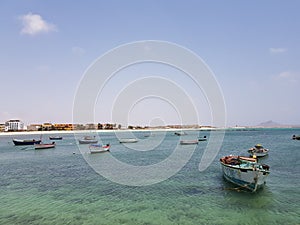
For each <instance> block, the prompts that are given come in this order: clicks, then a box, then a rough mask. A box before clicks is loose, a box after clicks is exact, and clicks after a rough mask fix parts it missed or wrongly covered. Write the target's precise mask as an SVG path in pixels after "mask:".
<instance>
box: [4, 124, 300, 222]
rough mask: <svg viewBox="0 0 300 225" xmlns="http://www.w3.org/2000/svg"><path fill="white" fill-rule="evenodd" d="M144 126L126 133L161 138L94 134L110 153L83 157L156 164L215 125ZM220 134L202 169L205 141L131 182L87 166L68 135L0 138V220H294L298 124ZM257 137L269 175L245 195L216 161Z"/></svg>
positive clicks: (299, 201)
mask: <svg viewBox="0 0 300 225" xmlns="http://www.w3.org/2000/svg"><path fill="white" fill-rule="evenodd" d="M147 132H148V131H135V132H133V133H131V135H133V136H134V137H136V138H138V139H139V140H141V141H142V140H147V138H150V137H151V141H155V140H156V139H159V140H160V141H159V144H157V145H155V148H153V149H150V150H149V149H147V151H146V150H145V151H141V150H135V148H134V147H133V146H134V145H138V143H139V142H137V143H131V144H129V143H128V144H121V143H119V140H118V135H117V134H116V133H114V132H105V133H104V132H98V133H97V137H96V138H100V139H101V141H103V142H105V143H110V145H111V149H110V152H107V153H100V154H92V155H90V156H89V157H94V158H95V159H97V158H98V159H100V158H101V162H105V160H106V158H107V159H108V156H109V154H111V155H112V156H113V157H114V158H117V159H118V160H119V161H122V162H124V163H126V164H132V165H134V166H141V167H142V166H147V165H155V163H158V162H160V161H163V160H165V159H166V158H168V157H169V156H170V155H171V154H172V152H173V151H174V146H175V145H177V146H178V143H179V140H180V139H184V138H186V139H188V138H189V137H192V136H199V137H202V136H204V135H205V136H207V138H208V139H209V138H210V136H213V134H214V133H213V132H221V131H218V130H215V131H209V130H207V131H202V130H201V131H197V130H187V131H186V134H187V135H185V136H184V137H183V136H181V137H178V136H176V135H174V132H173V131H167V132H164V133H163V134H162V133H160V132H159V131H157V132H155V131H152V132H148V133H147ZM224 132H225V133H224V139H223V141H222V145H221V148H220V149H216V157H215V158H213V159H212V161H211V163H210V165H209V166H208V167H207V168H206V169H205V170H203V171H200V170H199V163H200V160H201V157H202V156H203V154H204V152H205V149H206V147H207V145H208V142H209V140H208V141H203V142H199V144H198V145H196V146H194V151H193V152H192V154H191V157H190V159H189V160H187V162H186V163H185V164H184V165H183V166H182V168H181V169H179V170H178V171H175V172H174V174H173V175H172V176H170V177H169V178H166V179H164V180H162V181H158V182H157V183H153V184H148V185H135V186H134V185H130V184H124V183H120V182H117V181H115V180H111V179H109V178H108V177H104V176H102V175H101V173H99V171H98V172H97V171H96V170H94V168H93V167H92V166H91V165H90V164H89V163H88V162H87V160H86V157H85V155H84V154H86V153H82V151H81V150H80V148H78V144H77V142H78V140H77V139H76V138H75V137H74V135H73V134H59V135H62V136H63V140H61V141H56V147H55V148H53V149H45V150H35V149H34V148H33V146H14V144H13V142H12V139H13V138H23V139H25V138H35V139H37V138H39V135H32V134H31V135H10V136H0V224H3V225H4V224H5V225H9V224H16V225H17V224H36V225H43V224H45V225H46V224H49V225H50V224H55V225H59V224H62V225H66V224H70V225H81V224H83V225H90V224H94V225H101V224H103V225H104V224H105V225H110V224H113V225H116V224H128V225H129V224H130V225H133V224H144V225H159V224H163V225H171V224H172V225H173V224H178V225H185V224H186V225H195V224H211V225H218V224H219V225H226V224H228V225H232V224H235V225H254V224H257V225H261V224H263V225H267V224H272V225H274V224H280V225H282V224H284V225H289V224H291V225H297V224H298V225H299V224H300V195H299V194H300V162H299V158H300V141H298V140H292V139H291V137H292V135H294V134H296V135H297V134H300V129H296V128H293V129H283V128H281V129H279V128H278V129H266V128H265V129H237V130H225V131H224ZM125 134H126V132H125ZM146 134H147V135H146ZM84 135H88V133H86V134H84V133H82V136H84ZM123 135H124V133H123ZM162 135H163V138H161V136H162ZM49 136H50V134H43V136H42V138H43V140H44V142H50V140H49V139H48V137H49ZM258 143H259V144H262V145H263V146H264V147H265V148H268V149H269V150H270V151H269V155H268V156H266V157H264V158H262V159H259V161H260V162H261V163H264V164H267V165H269V166H270V175H269V176H268V178H267V182H266V185H265V186H264V188H262V189H260V190H259V191H257V192H256V193H250V192H249V191H247V190H242V189H240V188H237V187H236V186H235V185H233V184H231V183H229V182H227V181H226V180H224V178H223V176H222V170H221V166H220V163H219V159H220V157H222V156H225V155H231V154H232V155H244V156H247V155H248V153H247V150H248V149H249V148H251V147H253V146H254V145H255V144H258ZM131 146H132V147H131ZM86 148H88V147H86ZM178 148H181V146H178ZM182 148H184V146H182ZM178 163H181V162H178ZM112 170H113V168H112ZM165 170H166V171H167V170H168V168H164V171H162V173H163V172H165ZM116 171H117V170H116ZM159 175H160V174H157V176H159ZM123 176H125V181H126V174H125V175H123ZM128 176H129V174H128ZM123 178H124V177H123ZM123 181H124V179H123Z"/></svg>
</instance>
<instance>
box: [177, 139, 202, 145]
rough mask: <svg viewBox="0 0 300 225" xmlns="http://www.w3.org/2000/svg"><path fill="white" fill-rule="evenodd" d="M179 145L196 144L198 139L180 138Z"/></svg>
mask: <svg viewBox="0 0 300 225" xmlns="http://www.w3.org/2000/svg"><path fill="white" fill-rule="evenodd" d="M180 144H181V145H196V144H198V140H182V141H180Z"/></svg>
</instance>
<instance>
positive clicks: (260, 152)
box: [248, 144, 269, 157]
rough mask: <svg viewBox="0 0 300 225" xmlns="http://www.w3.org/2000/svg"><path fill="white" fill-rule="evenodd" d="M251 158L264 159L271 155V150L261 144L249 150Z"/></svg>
mask: <svg viewBox="0 0 300 225" xmlns="http://www.w3.org/2000/svg"><path fill="white" fill-rule="evenodd" d="M248 152H249V153H250V155H251V156H254V155H255V156H256V157H264V156H266V155H268V154H269V149H266V148H264V147H263V146H262V145H261V144H257V145H255V146H254V148H250V149H249V150H248Z"/></svg>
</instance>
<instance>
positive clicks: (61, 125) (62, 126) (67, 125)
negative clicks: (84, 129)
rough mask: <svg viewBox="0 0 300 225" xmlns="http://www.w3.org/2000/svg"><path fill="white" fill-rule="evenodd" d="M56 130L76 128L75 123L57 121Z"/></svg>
mask: <svg viewBox="0 0 300 225" xmlns="http://www.w3.org/2000/svg"><path fill="white" fill-rule="evenodd" d="M53 129H54V130H74V125H73V124H71V123H55V124H53Z"/></svg>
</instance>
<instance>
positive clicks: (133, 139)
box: [120, 138, 138, 143]
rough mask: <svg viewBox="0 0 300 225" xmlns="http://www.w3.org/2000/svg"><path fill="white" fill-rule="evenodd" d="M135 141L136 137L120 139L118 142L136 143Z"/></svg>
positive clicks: (136, 140)
mask: <svg viewBox="0 0 300 225" xmlns="http://www.w3.org/2000/svg"><path fill="white" fill-rule="evenodd" d="M136 142H138V139H135V138H129V139H120V143H136Z"/></svg>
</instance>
